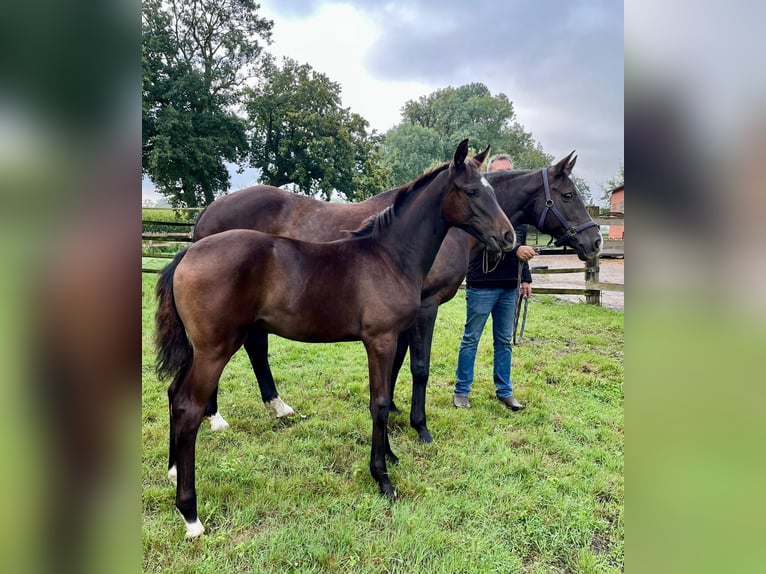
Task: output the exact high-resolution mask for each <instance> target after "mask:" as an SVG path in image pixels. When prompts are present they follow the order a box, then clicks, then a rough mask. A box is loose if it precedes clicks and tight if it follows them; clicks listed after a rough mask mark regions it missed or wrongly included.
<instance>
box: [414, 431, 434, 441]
mask: <svg viewBox="0 0 766 574" xmlns="http://www.w3.org/2000/svg"><path fill="white" fill-rule="evenodd" d="M418 442H419V443H421V444H431V443H432V442H434V439H433V437H432V436H431V433H430V432H428V429H423V430H419V431H418Z"/></svg>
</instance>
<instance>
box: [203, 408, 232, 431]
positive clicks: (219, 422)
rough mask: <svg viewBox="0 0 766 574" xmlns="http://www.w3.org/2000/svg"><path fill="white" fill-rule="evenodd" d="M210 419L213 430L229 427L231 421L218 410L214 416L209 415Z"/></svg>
mask: <svg viewBox="0 0 766 574" xmlns="http://www.w3.org/2000/svg"><path fill="white" fill-rule="evenodd" d="M207 418H208V420H209V421H210V429H211V430H213V431H219V430H223V429H227V428H229V423H227V422H226V419H225V418H223V417H222V416H221V413H219V412H216V413H215V414H214V415H213V416H212V417H207Z"/></svg>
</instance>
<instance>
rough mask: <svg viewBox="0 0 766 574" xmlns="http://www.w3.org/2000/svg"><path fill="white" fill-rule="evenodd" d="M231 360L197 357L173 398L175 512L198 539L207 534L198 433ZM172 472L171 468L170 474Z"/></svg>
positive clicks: (171, 402)
mask: <svg viewBox="0 0 766 574" xmlns="http://www.w3.org/2000/svg"><path fill="white" fill-rule="evenodd" d="M229 358H230V355H229V356H223V357H222V356H216V357H215V358H208V357H205V356H199V355H197V356H195V357H194V362H193V364H192V367H191V369H190V370H189V373H188V375H187V376H186V377H184V378H183V380H182V381H181V383H180V384H179V385H177V388H175V389H173V391H174V392H173V393H172V396H171V397H170V412H171V437H170V440H171V452H172V453H173V454H174V456H175V467H174V468H175V470H176V474H177V483H176V508H178V510H179V512H180V513H181V516H183V519H184V522H185V523H186V536H187V537H191V538H194V537H197V536H199V535H200V534H202V533H203V532H204V531H205V528H204V526H202V522H200V520H199V517H198V516H197V493H196V489H195V484H194V483H195V477H194V462H195V449H196V442H197V431H198V430H199V425H200V423H201V422H202V419H203V417H204V413H205V404H206V403H207V401H208V400H209V399H210V396H211V395H212V393H213V391H214V389H215V388H216V387H217V386H218V379H219V378H220V376H221V372H222V371H223V368H224V366H225V365H226V363H227V362H228V360H229ZM172 470H173V468H171V471H172Z"/></svg>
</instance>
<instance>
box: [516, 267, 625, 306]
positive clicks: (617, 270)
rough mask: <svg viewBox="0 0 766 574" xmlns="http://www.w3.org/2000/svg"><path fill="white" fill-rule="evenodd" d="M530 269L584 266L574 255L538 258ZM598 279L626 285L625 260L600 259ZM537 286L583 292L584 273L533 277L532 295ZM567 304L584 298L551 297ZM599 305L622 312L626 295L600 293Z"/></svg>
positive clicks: (616, 292) (536, 275)
mask: <svg viewBox="0 0 766 574" xmlns="http://www.w3.org/2000/svg"><path fill="white" fill-rule="evenodd" d="M529 264H530V267H532V268H535V267H541V266H547V267H548V268H549V269H557V268H558V269H561V268H576V267H584V266H585V263H584V262H582V261H580V260H579V259H578V258H577V256H576V255H538V256H537V257H535V258H534V259H532V261H530V262H529ZM599 280H600V281H602V282H604V283H619V284H621V285H624V284H625V260H624V259H612V258H609V259H601V260H600V268H599ZM536 285H537V286H540V287H570V288H575V289H583V288H584V287H585V274H584V273H556V274H553V275H542V274H537V273H535V274H533V275H532V295H534V293H535V286H536ZM554 296H555V297H560V298H561V299H566V300H568V301H575V302H576V301H581V302H584V301H585V295H554ZM601 304H602V305H603V306H604V307H609V308H611V309H621V310H625V294H624V293H621V292H619V291H602V292H601Z"/></svg>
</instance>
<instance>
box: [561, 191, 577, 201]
mask: <svg viewBox="0 0 766 574" xmlns="http://www.w3.org/2000/svg"><path fill="white" fill-rule="evenodd" d="M562 197H563V198H564V199H566V200H567V201H569V200H570V199H572V198H573V197H574V193H572V192H569V193H565V194H563V195H562Z"/></svg>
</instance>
